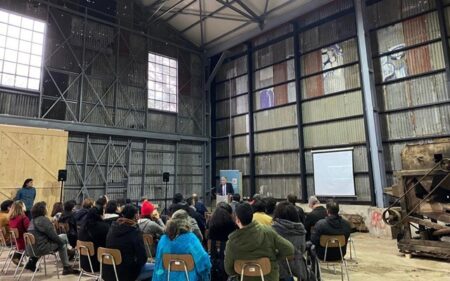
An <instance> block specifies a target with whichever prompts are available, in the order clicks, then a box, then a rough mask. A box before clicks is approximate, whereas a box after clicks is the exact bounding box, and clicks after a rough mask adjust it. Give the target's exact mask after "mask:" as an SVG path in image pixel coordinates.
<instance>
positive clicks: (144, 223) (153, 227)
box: [138, 201, 165, 238]
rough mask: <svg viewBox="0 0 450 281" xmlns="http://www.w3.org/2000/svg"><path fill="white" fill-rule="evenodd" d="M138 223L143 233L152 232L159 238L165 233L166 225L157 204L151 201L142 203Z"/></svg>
mask: <svg viewBox="0 0 450 281" xmlns="http://www.w3.org/2000/svg"><path fill="white" fill-rule="evenodd" d="M138 224H139V228H140V229H141V231H142V232H143V233H145V234H151V235H152V236H153V237H154V238H159V237H160V236H161V235H163V234H164V228H165V225H164V223H163V221H162V220H161V218H160V216H159V213H158V211H157V210H156V209H155V206H153V204H152V203H150V202H149V201H144V202H143V203H142V207H141V218H140V219H139V220H138Z"/></svg>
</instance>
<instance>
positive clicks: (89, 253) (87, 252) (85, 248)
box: [77, 240, 99, 281]
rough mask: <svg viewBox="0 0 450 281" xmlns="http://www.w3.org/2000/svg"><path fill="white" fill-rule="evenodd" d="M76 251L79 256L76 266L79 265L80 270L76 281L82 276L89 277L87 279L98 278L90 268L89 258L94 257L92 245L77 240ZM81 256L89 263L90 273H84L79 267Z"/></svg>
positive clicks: (90, 261) (90, 260)
mask: <svg viewBox="0 0 450 281" xmlns="http://www.w3.org/2000/svg"><path fill="white" fill-rule="evenodd" d="M77 251H78V253H79V254H80V259H79V262H78V265H79V268H80V276H79V277H78V281H79V280H81V277H82V276H83V275H85V276H89V277H95V278H98V277H99V274H96V273H95V272H94V268H93V267H92V259H91V257H93V256H95V247H94V243H92V242H86V241H80V240H77ZM81 256H85V257H86V258H87V259H88V261H89V268H90V269H91V272H88V271H85V270H84V269H83V268H82V267H81Z"/></svg>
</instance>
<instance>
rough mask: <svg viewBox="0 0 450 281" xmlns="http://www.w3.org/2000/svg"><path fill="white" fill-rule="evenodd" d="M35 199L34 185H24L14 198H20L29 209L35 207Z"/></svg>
mask: <svg viewBox="0 0 450 281" xmlns="http://www.w3.org/2000/svg"><path fill="white" fill-rule="evenodd" d="M34 199H36V189H35V188H34V187H22V188H21V189H19V191H17V194H16V198H14V200H20V201H22V202H23V203H24V204H25V207H27V211H30V210H31V207H33V204H34Z"/></svg>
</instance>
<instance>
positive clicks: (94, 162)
mask: <svg viewBox="0 0 450 281" xmlns="http://www.w3.org/2000/svg"><path fill="white" fill-rule="evenodd" d="M53 2H55V1H53ZM53 2H52V3H51V4H48V5H47V4H43V3H39V2H33V1H27V0H15V1H1V3H0V7H1V8H4V9H8V10H11V11H14V12H17V13H21V14H25V15H29V16H33V17H36V18H40V19H42V20H44V21H46V22H47V34H46V39H45V40H46V41H45V63H44V67H43V73H44V76H43V89H42V91H41V93H26V92H20V91H11V90H8V91H6V90H3V89H0V114H9V115H17V116H21V117H23V116H26V117H35V118H43V119H47V120H50V121H51V120H63V121H71V122H75V123H81V124H95V125H101V126H105V127H111V128H126V129H131V130H145V131H152V132H163V133H173V134H178V135H183V136H205V135H207V130H206V121H205V111H206V105H205V100H206V99H205V97H204V92H203V85H202V80H203V77H202V75H203V72H202V69H203V63H202V58H201V56H200V55H199V54H198V53H194V52H191V51H187V50H186V48H178V47H175V46H174V45H173V44H170V43H167V42H164V41H161V40H154V39H152V38H154V37H153V36H154V35H156V36H158V37H164V39H165V38H169V37H170V38H169V39H171V40H172V42H176V43H178V44H180V45H182V44H185V45H186V46H187V47H188V48H192V45H189V44H188V43H187V42H186V41H183V40H182V39H180V38H177V37H176V35H173V34H174V32H169V31H168V30H169V29H168V28H167V27H165V26H164V24H163V23H159V24H158V25H157V26H156V25H155V26H152V27H149V29H150V32H149V33H148V34H150V36H147V34H146V33H147V27H146V26H145V24H142V20H143V19H146V18H145V14H142V11H140V8H139V7H138V6H135V5H136V4H135V3H133V2H132V1H122V0H120V1H119V0H116V1H110V2H109V3H108V7H105V6H102V7H98V3H96V2H95V1H83V3H84V4H85V5H87V6H79V5H78V4H77V3H78V2H70V3H69V2H68V3H65V4H64V6H63V5H61V6H60V4H58V3H53ZM79 3H81V2H79ZM86 7H87V8H101V9H102V11H103V12H98V11H97V10H91V9H87V8H86ZM105 9H106V10H107V12H106V13H105V11H106V10H105ZM148 52H155V53H158V54H161V55H165V56H169V57H172V58H175V59H177V61H178V68H179V72H178V77H179V81H178V84H179V89H178V90H179V95H178V99H179V106H178V113H177V114H170V113H165V112H160V111H155V110H148V109H147V99H148V97H147V60H148ZM39 107H40V108H39ZM205 161H206V147H204V143H203V142H198V143H182V142H178V143H176V142H168V143H165V142H159V143H158V142H154V141H152V140H150V139H148V140H145V139H132V138H130V139H123V138H120V137H116V136H114V135H113V134H112V135H110V136H105V135H102V136H100V135H88V134H82V133H77V134H74V133H72V132H70V138H69V151H68V164H67V169H68V182H67V184H66V198H77V199H81V198H83V196H90V197H93V198H96V197H98V196H100V195H103V194H105V193H107V194H108V195H109V196H110V197H111V198H120V197H128V198H130V199H133V200H137V199H139V198H140V197H141V196H142V195H145V196H148V197H150V198H156V199H157V200H160V199H162V198H164V193H163V190H164V188H162V187H163V184H162V172H170V173H171V175H176V177H173V176H172V177H171V182H170V183H169V190H168V191H169V192H168V196H169V198H172V196H173V193H174V191H175V190H176V191H181V192H183V193H184V194H185V195H188V194H191V193H192V192H194V191H195V192H197V193H199V194H202V193H203V187H204V186H205V179H204V169H206V166H205V165H206V164H205ZM174 187H175V189H174Z"/></svg>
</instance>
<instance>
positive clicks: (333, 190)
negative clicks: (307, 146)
mask: <svg viewBox="0 0 450 281" xmlns="http://www.w3.org/2000/svg"><path fill="white" fill-rule="evenodd" d="M313 165H314V189H315V194H316V195H317V196H355V180H354V177H353V149H345V150H338V151H336V150H335V151H330V150H328V151H313Z"/></svg>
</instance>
